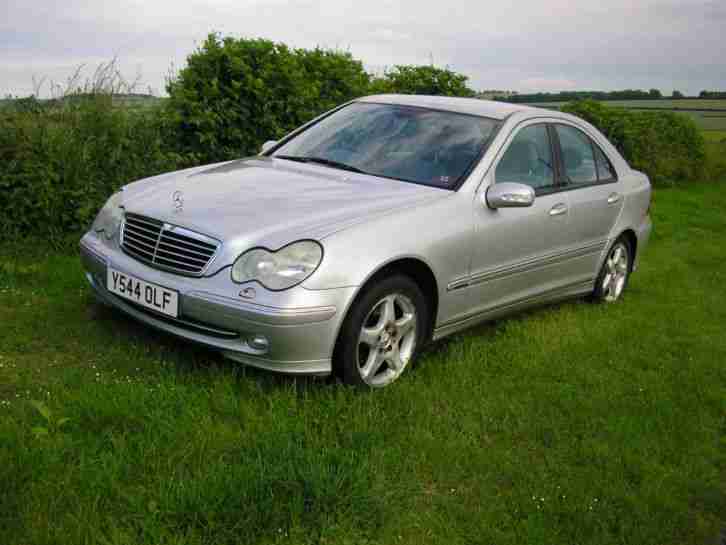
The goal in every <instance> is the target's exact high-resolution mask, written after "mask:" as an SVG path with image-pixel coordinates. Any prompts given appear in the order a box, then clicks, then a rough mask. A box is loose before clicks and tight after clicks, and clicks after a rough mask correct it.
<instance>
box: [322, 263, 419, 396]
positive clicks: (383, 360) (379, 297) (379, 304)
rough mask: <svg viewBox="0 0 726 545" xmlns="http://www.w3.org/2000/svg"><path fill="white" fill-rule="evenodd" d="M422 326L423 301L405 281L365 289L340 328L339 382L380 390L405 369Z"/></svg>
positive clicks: (392, 280) (396, 279)
mask: <svg viewBox="0 0 726 545" xmlns="http://www.w3.org/2000/svg"><path fill="white" fill-rule="evenodd" d="M427 325H428V305H427V302H426V297H425V296H424V295H423V293H422V292H421V290H420V288H419V287H418V285H417V284H416V283H415V282H413V281H412V280H411V279H410V278H408V277H406V276H391V277H388V278H385V279H383V280H381V281H380V282H378V283H376V284H374V285H372V286H371V287H370V288H368V289H366V291H364V292H363V294H362V295H361V296H360V297H359V298H358V300H357V301H356V302H355V303H354V304H353V307H352V308H351V310H350V312H349V314H348V317H347V318H346V320H345V323H344V324H343V329H342V330H341V337H340V340H339V346H338V348H337V350H336V367H337V370H338V371H339V374H340V376H341V378H342V379H343V382H345V383H346V384H352V385H357V386H368V387H372V388H381V387H384V386H388V385H389V384H391V383H392V382H393V381H395V380H396V379H397V378H398V377H400V376H401V374H402V373H403V372H404V370H405V369H406V368H408V367H410V366H411V363H412V362H413V360H414V359H415V357H416V355H417V353H418V351H419V348H420V347H421V345H422V344H423V342H424V340H425V338H426V334H427V329H428V328H427Z"/></svg>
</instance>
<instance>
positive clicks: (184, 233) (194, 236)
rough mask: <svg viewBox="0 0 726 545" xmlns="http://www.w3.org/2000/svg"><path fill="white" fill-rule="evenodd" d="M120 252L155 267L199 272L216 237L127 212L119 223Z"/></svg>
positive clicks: (212, 250) (215, 246)
mask: <svg viewBox="0 0 726 545" xmlns="http://www.w3.org/2000/svg"><path fill="white" fill-rule="evenodd" d="M121 248H122V249H123V251H124V253H126V254H127V255H129V256H131V257H133V258H134V259H137V260H138V261H141V262H143V263H146V264H147V265H151V266H153V267H156V268H158V269H163V270H165V271H170V272H175V273H178V274H185V275H191V276H199V275H201V274H202V273H203V272H204V270H205V269H206V268H207V265H209V263H211V261H212V259H213V258H214V256H215V254H216V253H217V249H218V248H219V241H217V240H215V239H213V238H210V237H208V236H206V235H202V234H201V233H196V232H194V231H190V230H189V229H184V228H183V227H178V226H176V225H170V224H168V223H164V222H163V221H159V220H156V219H153V218H148V217H146V216H140V215H138V214H130V213H127V214H126V215H125V217H124V221H123V224H122V226H121Z"/></svg>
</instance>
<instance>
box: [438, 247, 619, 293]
mask: <svg viewBox="0 0 726 545" xmlns="http://www.w3.org/2000/svg"><path fill="white" fill-rule="evenodd" d="M607 242H608V241H607V239H605V240H600V241H597V242H592V243H590V244H586V245H585V246H580V247H577V248H573V249H568V250H561V251H558V252H552V253H549V254H545V255H543V256H538V257H534V258H529V259H525V260H522V261H518V262H517V263H514V264H510V265H504V266H502V267H494V268H491V269H488V270H484V271H481V272H478V273H474V274H470V275H469V276H467V277H464V278H459V279H456V280H452V281H451V282H449V284H448V285H447V286H446V291H454V290H457V289H461V288H465V287H468V286H473V285H476V284H481V283H482V282H489V281H491V280H496V279H498V278H503V277H506V276H509V275H513V274H519V273H524V272H531V271H534V270H537V269H539V268H542V267H547V266H549V265H555V264H557V263H561V262H564V261H568V260H570V259H576V258H578V257H585V256H588V255H592V254H597V253H600V252H602V251H603V250H604V249H605V247H606V246H607Z"/></svg>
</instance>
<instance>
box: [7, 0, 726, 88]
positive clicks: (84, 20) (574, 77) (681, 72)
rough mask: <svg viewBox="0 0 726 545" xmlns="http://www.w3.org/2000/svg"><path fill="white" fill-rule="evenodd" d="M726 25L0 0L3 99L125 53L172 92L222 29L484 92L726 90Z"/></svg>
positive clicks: (298, 6) (688, 6) (560, 9)
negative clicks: (424, 71) (173, 73)
mask: <svg viewBox="0 0 726 545" xmlns="http://www.w3.org/2000/svg"><path fill="white" fill-rule="evenodd" d="M724 22H726V8H724V4H723V3H722V2H720V1H716V0H681V1H675V0H662V1H655V0H647V1H640V2H637V3H633V2H632V1H630V0H612V1H611V2H608V3H607V4H603V3H602V2H599V1H598V2H596V1H595V0H582V1H580V2H577V3H575V2H572V1H571V0H550V1H548V2H539V1H535V0H520V2H518V3H517V4H516V7H513V6H512V5H510V4H506V3H501V2H474V1H472V0H448V1H447V2H441V1H433V0H401V1H398V2H395V1H388V0H366V1H365V2H361V1H360V0H320V1H319V2H315V1H312V0H204V1H202V0H186V1H185V0H114V1H110V0H100V1H96V2H89V1H88V0H66V1H65V2H62V3H58V2H57V1H56V0H33V1H26V2H18V1H16V0H0V44H1V45H2V47H1V48H0V94H5V93H16V94H24V93H28V92H30V91H31V90H32V83H31V82H32V76H33V74H36V75H47V76H49V77H53V78H55V79H62V78H63V77H64V75H67V74H68V73H70V71H71V68H72V67H73V66H75V65H77V64H80V63H84V62H85V63H91V64H92V63H95V62H98V60H100V59H103V60H108V59H109V58H111V57H113V56H118V57H119V59H120V60H121V62H122V66H123V67H125V70H126V71H127V72H128V74H129V76H131V77H132V76H133V75H134V74H135V73H136V69H137V66H140V67H141V70H142V73H143V75H144V79H145V81H146V82H147V83H149V84H151V85H152V87H154V88H155V89H157V90H162V89H163V82H164V76H165V75H166V74H167V72H168V68H169V66H170V64H171V63H174V64H176V65H177V66H180V65H182V64H183V63H184V59H185V58H186V55H188V54H189V53H190V52H192V51H193V50H194V48H195V47H196V46H197V45H198V44H199V43H201V41H202V40H203V39H204V37H205V36H206V34H207V33H208V32H210V31H219V32H222V33H223V34H229V35H233V36H250V37H265V38H269V39H273V40H275V41H281V42H285V43H288V44H289V45H292V46H295V47H314V46H316V45H319V46H322V47H335V48H343V49H346V50H350V51H351V53H352V54H353V55H354V56H356V57H357V58H359V59H361V60H363V61H364V63H365V64H366V66H369V67H372V69H374V70H378V71H380V70H381V69H382V67H385V66H391V65H394V64H411V63H417V64H423V63H426V64H427V63H429V62H430V60H431V58H433V60H434V62H435V63H436V64H438V65H448V66H450V67H451V68H452V69H454V70H458V71H461V72H464V73H466V74H467V75H469V76H470V78H471V83H472V84H473V85H474V86H475V87H483V88H510V89H520V90H540V89H541V90H555V89H559V88H573V87H571V86H570V85H572V84H576V86H577V88H601V89H612V88H622V87H646V88H648V87H659V88H663V89H664V90H670V89H672V88H679V89H681V90H684V91H690V92H698V91H699V90H700V89H703V88H716V87H721V88H726V81H724V78H726V73H724V71H723V69H722V67H723V60H722V55H723V51H724V50H725V48H726V43H725V40H724V38H723V33H722V28H723V26H724ZM718 67H721V68H720V69H719V68H718ZM64 70H67V72H65V74H63V73H62V72H63V71H64Z"/></svg>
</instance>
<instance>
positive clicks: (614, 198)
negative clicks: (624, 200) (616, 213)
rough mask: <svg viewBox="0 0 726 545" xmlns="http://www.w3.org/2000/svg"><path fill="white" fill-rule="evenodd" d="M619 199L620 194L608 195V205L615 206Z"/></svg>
mask: <svg viewBox="0 0 726 545" xmlns="http://www.w3.org/2000/svg"><path fill="white" fill-rule="evenodd" d="M620 198H621V195H620V193H615V192H613V193H610V195H608V204H615V203H616V202H620Z"/></svg>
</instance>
